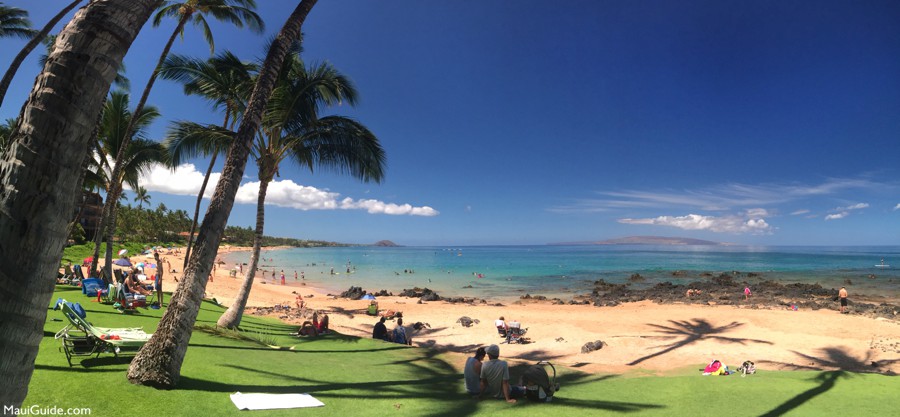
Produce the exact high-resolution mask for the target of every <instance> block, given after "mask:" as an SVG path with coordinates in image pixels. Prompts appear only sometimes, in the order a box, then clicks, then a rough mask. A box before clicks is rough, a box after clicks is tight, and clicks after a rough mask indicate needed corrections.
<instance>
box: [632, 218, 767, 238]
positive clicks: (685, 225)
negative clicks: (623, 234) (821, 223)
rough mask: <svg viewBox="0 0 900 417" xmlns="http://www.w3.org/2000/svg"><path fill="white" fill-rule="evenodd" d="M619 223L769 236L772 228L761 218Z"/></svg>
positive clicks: (674, 219)
mask: <svg viewBox="0 0 900 417" xmlns="http://www.w3.org/2000/svg"><path fill="white" fill-rule="evenodd" d="M619 223H624V224H638V225H653V226H670V227H677V228H679V229H684V230H709V231H712V232H717V233H750V234H769V233H772V231H773V230H774V228H773V227H772V226H771V225H769V224H768V223H767V222H766V220H765V219H762V218H747V217H745V216H702V215H699V214H689V215H687V216H659V217H655V218H644V219H619Z"/></svg>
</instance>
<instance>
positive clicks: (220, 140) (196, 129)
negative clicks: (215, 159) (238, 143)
mask: <svg viewBox="0 0 900 417" xmlns="http://www.w3.org/2000/svg"><path fill="white" fill-rule="evenodd" d="M234 135H235V133H234V132H232V131H230V130H227V129H224V128H222V127H219V126H213V125H201V124H199V123H194V122H186V121H180V122H175V123H172V124H170V125H169V129H168V132H167V133H166V139H165V140H164V141H163V144H164V146H165V147H166V149H167V150H168V153H169V158H170V162H171V163H172V165H173V166H177V165H180V164H181V163H183V161H184V160H186V159H191V158H196V157H199V156H201V155H212V154H213V153H216V152H223V151H224V150H226V149H228V147H229V146H231V143H232V142H233V141H234Z"/></svg>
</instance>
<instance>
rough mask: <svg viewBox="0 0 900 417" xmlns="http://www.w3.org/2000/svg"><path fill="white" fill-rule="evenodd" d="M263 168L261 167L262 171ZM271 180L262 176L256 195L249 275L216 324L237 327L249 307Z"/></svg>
mask: <svg viewBox="0 0 900 417" xmlns="http://www.w3.org/2000/svg"><path fill="white" fill-rule="evenodd" d="M264 169H265V168H264ZM262 170H263V169H260V171H262ZM264 178H265V179H264ZM270 181H272V178H271V176H262V175H261V176H260V179H259V194H258V195H257V197H256V235H255V236H254V237H253V254H252V255H251V256H250V267H249V269H247V275H246V276H244V282H243V284H241V288H240V290H238V293H237V295H236V296H235V298H234V302H233V303H231V306H230V307H228V310H225V312H224V313H222V317H219V321H218V322H216V325H217V326H219V327H224V328H226V329H235V328H237V327H238V326H240V325H241V318H242V317H243V316H244V308H246V307H247V300H248V299H249V298H250V288H251V287H252V286H253V278H254V276H255V275H256V268H257V266H258V264H259V251H260V247H261V246H262V238H263V226H264V224H265V220H266V207H265V206H266V192H267V190H268V189H269V182H270Z"/></svg>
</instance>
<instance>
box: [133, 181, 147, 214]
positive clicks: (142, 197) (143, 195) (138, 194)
mask: <svg viewBox="0 0 900 417" xmlns="http://www.w3.org/2000/svg"><path fill="white" fill-rule="evenodd" d="M134 194H135V195H134V201H136V202H137V203H138V208H139V209H141V208H144V204H145V203H146V204H148V205H149V204H150V194H147V189H146V188H144V187H141V186H138V188H137V189H136V190H135V191H134Z"/></svg>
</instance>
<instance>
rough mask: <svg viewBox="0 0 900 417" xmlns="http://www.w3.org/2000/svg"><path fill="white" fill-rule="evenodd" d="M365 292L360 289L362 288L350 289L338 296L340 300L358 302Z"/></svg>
mask: <svg viewBox="0 0 900 417" xmlns="http://www.w3.org/2000/svg"><path fill="white" fill-rule="evenodd" d="M364 295H366V292H365V291H364V290H363V289H362V287H350V289H349V290H347V291H344V292H342V293H341V295H339V297H341V298H349V299H351V300H359V299H360V298H362V297H363V296H364Z"/></svg>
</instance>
